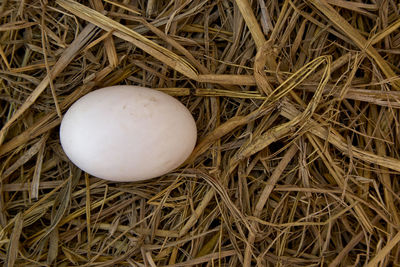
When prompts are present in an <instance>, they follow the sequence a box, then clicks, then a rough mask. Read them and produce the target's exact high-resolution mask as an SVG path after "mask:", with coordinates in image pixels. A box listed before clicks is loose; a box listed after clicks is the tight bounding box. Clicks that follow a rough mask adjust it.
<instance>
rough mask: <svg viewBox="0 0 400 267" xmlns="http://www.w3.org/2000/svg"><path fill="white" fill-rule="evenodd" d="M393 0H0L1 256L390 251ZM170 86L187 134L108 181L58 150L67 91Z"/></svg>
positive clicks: (331, 262) (133, 258) (328, 260)
mask: <svg viewBox="0 0 400 267" xmlns="http://www.w3.org/2000/svg"><path fill="white" fill-rule="evenodd" d="M399 15H400V8H399V5H398V3H397V2H395V1H392V0H389V1H370V2H368V3H361V2H360V1H342V0H308V1H295V0H286V1H262V0H258V1H248V0H236V1H226V0H222V1H206V0H194V1H181V0H179V1H178V0H177V1H150V0H149V1H129V0H124V1H122V0H119V1H116V0H104V1H101V0H89V1H79V2H77V1H74V0H56V1H36V0H33V1H26V0H22V1H21V0H7V1H2V2H0V66H1V67H0V114H1V115H0V116H1V117H0V119H1V130H0V181H1V183H0V190H1V192H2V194H1V198H0V209H1V212H0V261H1V262H2V263H3V264H4V265H5V266H72V265H77V266H247V267H248V266H330V267H334V266H359V265H360V266H361V265H366V266H400V245H399V243H400V212H399V210H400V203H399V202H400V195H399V191H400V183H399V178H400V155H399V151H400V124H399V119H400V116H399V109H400V93H399V92H398V90H399V89H400V79H399V73H400V65H399V62H400V60H399V59H400V53H399V48H400V30H399V27H400V19H399ZM114 84H135V85H141V86H146V87H151V88H156V89H158V90H161V91H164V92H166V93H168V94H170V95H173V96H176V97H177V98H179V99H180V100H181V101H182V103H184V104H185V105H186V106H187V107H188V108H189V109H190V110H191V112H192V113H193V115H194V117H195V118H196V122H197V126H198V129H199V141H198V144H197V146H196V148H195V150H194V151H193V153H192V155H191V156H190V158H189V159H188V160H187V161H186V162H185V164H184V165H182V167H181V168H180V169H178V170H176V171H175V172H173V173H170V174H167V175H165V176H164V177H160V178H156V179H153V180H150V181H145V182H141V183H112V182H108V181H103V180H99V179H97V178H95V177H90V176H89V175H87V174H85V173H82V172H81V171H80V170H79V169H77V168H76V167H74V166H73V165H72V164H71V163H70V162H69V161H68V159H67V158H66V156H65V154H64V153H63V151H62V149H61V147H60V144H59V140H58V138H59V136H58V131H57V127H58V125H59V123H60V121H61V117H62V114H63V112H65V111H66V109H67V108H68V107H69V106H70V105H71V104H72V103H73V102H74V101H76V100H77V99H78V98H79V97H81V96H83V95H85V94H86V93H88V92H90V91H92V90H96V89H97V88H100V87H103V86H109V85H114Z"/></svg>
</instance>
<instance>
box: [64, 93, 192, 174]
mask: <svg viewBox="0 0 400 267" xmlns="http://www.w3.org/2000/svg"><path fill="white" fill-rule="evenodd" d="M196 138H197V130H196V123H195V121H194V119H193V117H192V115H191V113H190V112H189V110H188V109H187V108H186V107H185V106H184V105H183V104H182V103H181V102H179V101H178V100H177V99H175V98H173V97H171V96H169V95H167V94H165V93H162V92H160V91H157V90H153V89H148V88H143V87H138V86H128V85H119V86H112V87H106V88H103V89H99V90H96V91H93V92H91V93H89V94H87V95H85V96H83V97H82V98H80V99H79V100H78V101H76V102H75V103H74V104H73V105H72V106H71V107H70V108H69V110H68V111H67V113H66V114H65V116H64V118H63V120H62V122H61V127H60V140H61V145H62V147H63V149H64V151H65V153H66V155H67V156H68V158H69V159H70V160H71V161H72V162H73V163H74V164H75V165H76V166H78V167H79V168H80V169H82V170H84V171H85V172H87V173H89V174H91V175H93V176H96V177H98V178H103V179H107V180H111V181H123V182H131V181H140V180H145V179H150V178H154V177H158V176H161V175H163V174H166V173H168V172H170V171H172V170H174V169H175V168H177V167H179V166H180V165H181V164H182V163H183V162H184V161H185V160H186V159H187V158H188V156H189V155H190V153H191V152H192V150H193V148H194V146H195V143H196Z"/></svg>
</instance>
